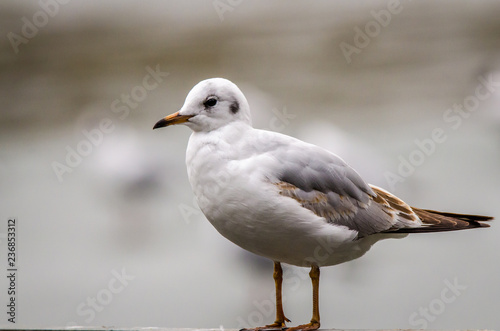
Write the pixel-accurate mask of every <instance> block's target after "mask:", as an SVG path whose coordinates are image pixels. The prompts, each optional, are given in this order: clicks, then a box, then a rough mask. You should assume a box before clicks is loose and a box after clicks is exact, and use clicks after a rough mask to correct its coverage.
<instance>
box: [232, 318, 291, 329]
mask: <svg viewBox="0 0 500 331" xmlns="http://www.w3.org/2000/svg"><path fill="white" fill-rule="evenodd" d="M285 319H286V321H287V322H290V320H289V319H288V318H286V317H285ZM287 329H288V328H287V327H286V325H285V322H284V321H283V322H274V323H273V324H268V325H266V326H260V327H256V328H252V329H241V330H240V331H283V330H287Z"/></svg>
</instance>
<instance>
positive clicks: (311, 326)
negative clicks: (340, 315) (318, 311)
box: [287, 322, 320, 331]
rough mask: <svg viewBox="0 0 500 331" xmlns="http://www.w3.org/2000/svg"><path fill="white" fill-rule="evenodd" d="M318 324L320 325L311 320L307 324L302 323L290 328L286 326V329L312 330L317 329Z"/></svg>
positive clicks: (288, 330) (289, 330)
mask: <svg viewBox="0 0 500 331" xmlns="http://www.w3.org/2000/svg"><path fill="white" fill-rule="evenodd" d="M319 325H320V324H319V322H311V323H308V324H302V325H298V326H294V327H291V328H287V331H312V330H317V329H319Z"/></svg>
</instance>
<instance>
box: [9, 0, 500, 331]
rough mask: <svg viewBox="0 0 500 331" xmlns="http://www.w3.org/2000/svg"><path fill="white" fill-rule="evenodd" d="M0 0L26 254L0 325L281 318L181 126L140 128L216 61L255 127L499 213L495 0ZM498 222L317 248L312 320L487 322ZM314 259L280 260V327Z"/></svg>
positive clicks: (494, 321)
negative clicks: (322, 257)
mask: <svg viewBox="0 0 500 331" xmlns="http://www.w3.org/2000/svg"><path fill="white" fill-rule="evenodd" d="M0 7H1V8H0V16H1V20H0V29H1V32H2V33H1V35H2V38H1V39H0V47H1V50H0V72H1V74H0V109H1V111H0V183H1V185H0V234H3V236H1V237H0V240H1V243H0V246H1V251H0V257H1V259H2V262H1V265H2V266H5V267H2V268H3V269H4V270H5V268H6V263H5V261H6V251H7V250H6V241H5V232H6V222H7V218H8V217H17V219H18V229H17V235H18V266H19V272H18V297H17V304H18V306H17V313H18V315H17V323H16V324H15V325H12V324H11V323H9V322H8V321H7V318H6V314H5V312H4V310H6V309H5V308H2V312H1V313H0V316H1V318H0V326H1V327H61V326H74V325H80V326H102V325H104V326H116V327H120V326H121V327H127V326H128V327H133V326H158V327H194V328H219V327H221V328H236V327H238V328H241V327H246V326H256V325H259V324H267V323H270V322H272V321H273V320H274V308H273V306H272V305H273V304H272V303H271V301H272V300H273V289H274V283H273V280H272V262H271V261H268V260H265V259H261V258H259V257H256V256H254V255H251V254H250V253H246V252H244V251H243V250H242V249H240V248H238V247H236V246H235V245H233V244H232V243H230V242H228V241H227V240H226V239H224V238H223V237H222V236H220V235H219V234H218V233H217V232H216V230H215V229H214V228H212V226H211V225H210V224H209V222H208V221H206V219H205V218H204V217H203V215H202V214H201V212H200V211H199V209H198V208H197V206H196V203H195V202H194V201H193V194H192V192H191V189H190V186H189V183H188V180H187V175H186V169H185V163H184V158H185V148H186V145H187V140H188V137H189V134H190V131H189V129H187V128H185V127H172V128H168V129H164V130H158V131H152V130H151V129H152V126H153V125H154V123H155V122H156V121H157V120H158V119H160V118H161V117H163V116H165V115H168V114H170V113H173V112H175V111H177V110H178V109H179V108H180V107H181V106H182V104H183V101H184V98H185V96H186V94H187V93H188V91H189V90H190V89H191V87H192V86H193V85H195V84H196V83H197V82H198V81H200V80H202V79H206V78H210V77H218V76H219V77H225V78H228V79H230V80H232V81H234V82H235V83H236V84H237V85H238V86H239V87H240V88H241V89H242V90H243V92H244V93H245V94H246V96H247V98H248V100H249V102H250V106H251V108H252V111H253V116H254V126H255V127H258V128H265V129H272V130H275V131H281V132H283V133H286V134H289V135H292V136H295V137H297V138H300V139H303V140H306V141H308V142H311V143H314V144H318V145H321V146H323V147H325V148H328V149H329V150H331V151H333V152H335V153H337V154H338V155H339V156H341V157H342V158H344V159H345V160H346V161H347V162H348V163H350V164H351V165H352V166H353V167H354V168H355V169H357V170H358V172H359V173H360V174H361V175H362V176H363V177H364V178H365V179H366V180H367V181H368V182H370V183H373V184H376V185H378V186H381V187H384V188H386V189H388V190H391V191H392V192H394V193H395V194H397V195H398V196H400V197H401V198H403V199H404V200H406V201H407V202H409V203H410V204H412V205H414V206H418V207H423V208H430V209H437V210H443V211H454V212H462V213H479V214H487V215H492V216H496V217H498V216H499V215H500V204H499V198H500V194H499V186H500V173H499V169H500V167H499V165H500V20H499V17H500V2H499V1H474V2H471V1H451V0H448V1H401V2H400V3H398V2H395V1H368V2H363V3H360V2H356V3H354V2H332V1H314V2H309V1H274V2H270V3H268V2H265V1H240V0H238V1H237V0H231V1H230V0H216V1H169V2H166V1H159V0H157V1H148V2H144V1H143V2H140V1H132V0H129V1H116V0H115V1H103V2H97V1H83V0H73V1H62V0H59V2H56V1H55V0H53V1H49V0H41V1H2V3H1V4H0ZM155 70H156V71H157V72H160V75H156V76H153V75H151V72H154V71H155ZM167 73H168V74H167ZM148 75H149V76H148ZM155 77H156V80H155ZM485 81H489V82H490V83H488V84H486V85H485V83H484V82H485ZM460 108H462V110H461V111H460ZM103 127H104V129H103ZM436 130H437V131H436ZM433 132H437V134H436V133H434V135H437V136H439V139H438V140H440V141H439V142H434V143H430V140H429V139H432V137H433ZM419 145H420V146H424V147H419ZM77 154H78V155H77ZM396 175H397V176H399V177H395V176H396ZM388 178H392V179H393V180H394V178H397V181H393V182H392V183H391V182H390V180H388ZM493 225H494V226H493V227H492V228H489V229H480V230H474V231H463V232H454V233H438V234H420V235H410V236H408V237H407V238H405V239H402V240H386V241H382V242H379V243H378V244H376V245H375V246H374V247H373V248H372V249H371V251H369V252H368V253H367V254H366V255H365V256H364V257H362V258H360V259H358V260H356V261H353V262H350V263H347V264H343V265H339V266H335V267H329V268H323V269H322V276H321V284H320V310H321V317H322V326H323V327H324V328H333V327H335V328H370V329H372V328H431V329H467V328H491V329H495V328H500V317H499V314H498V311H499V298H500V285H499V284H498V279H499V271H500V268H499V249H500V244H499V241H498V239H497V238H498V235H499V232H500V227H499V226H498V225H497V224H495V223H494V224H493ZM307 272H308V270H306V269H301V268H295V267H286V268H285V283H284V295H285V300H284V307H285V313H286V315H287V316H288V317H289V318H290V319H291V320H292V321H293V323H291V325H294V324H300V323H304V322H307V321H309V319H310V316H311V285H310V281H309V278H308V276H307ZM0 274H3V273H0ZM450 284H451V285H450ZM0 286H1V288H0V293H2V294H1V295H0V298H2V303H1V305H0V306H1V307H5V304H6V303H7V296H6V295H5V294H6V291H7V280H6V278H5V277H1V280H0Z"/></svg>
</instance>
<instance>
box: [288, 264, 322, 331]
mask: <svg viewBox="0 0 500 331" xmlns="http://www.w3.org/2000/svg"><path fill="white" fill-rule="evenodd" d="M309 276H310V277H311V282H312V287H313V314H312V318H311V322H310V323H308V324H303V325H299V326H295V327H293V328H288V329H287V331H299V330H300V331H310V330H317V329H319V326H320V323H319V267H318V266H315V265H313V266H312V267H311V271H310V272H309Z"/></svg>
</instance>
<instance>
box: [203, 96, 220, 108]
mask: <svg viewBox="0 0 500 331" xmlns="http://www.w3.org/2000/svg"><path fill="white" fill-rule="evenodd" d="M216 104H217V99H216V98H213V97H210V98H208V99H207V100H206V101H205V102H204V103H203V105H204V106H205V107H213V106H215V105H216Z"/></svg>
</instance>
